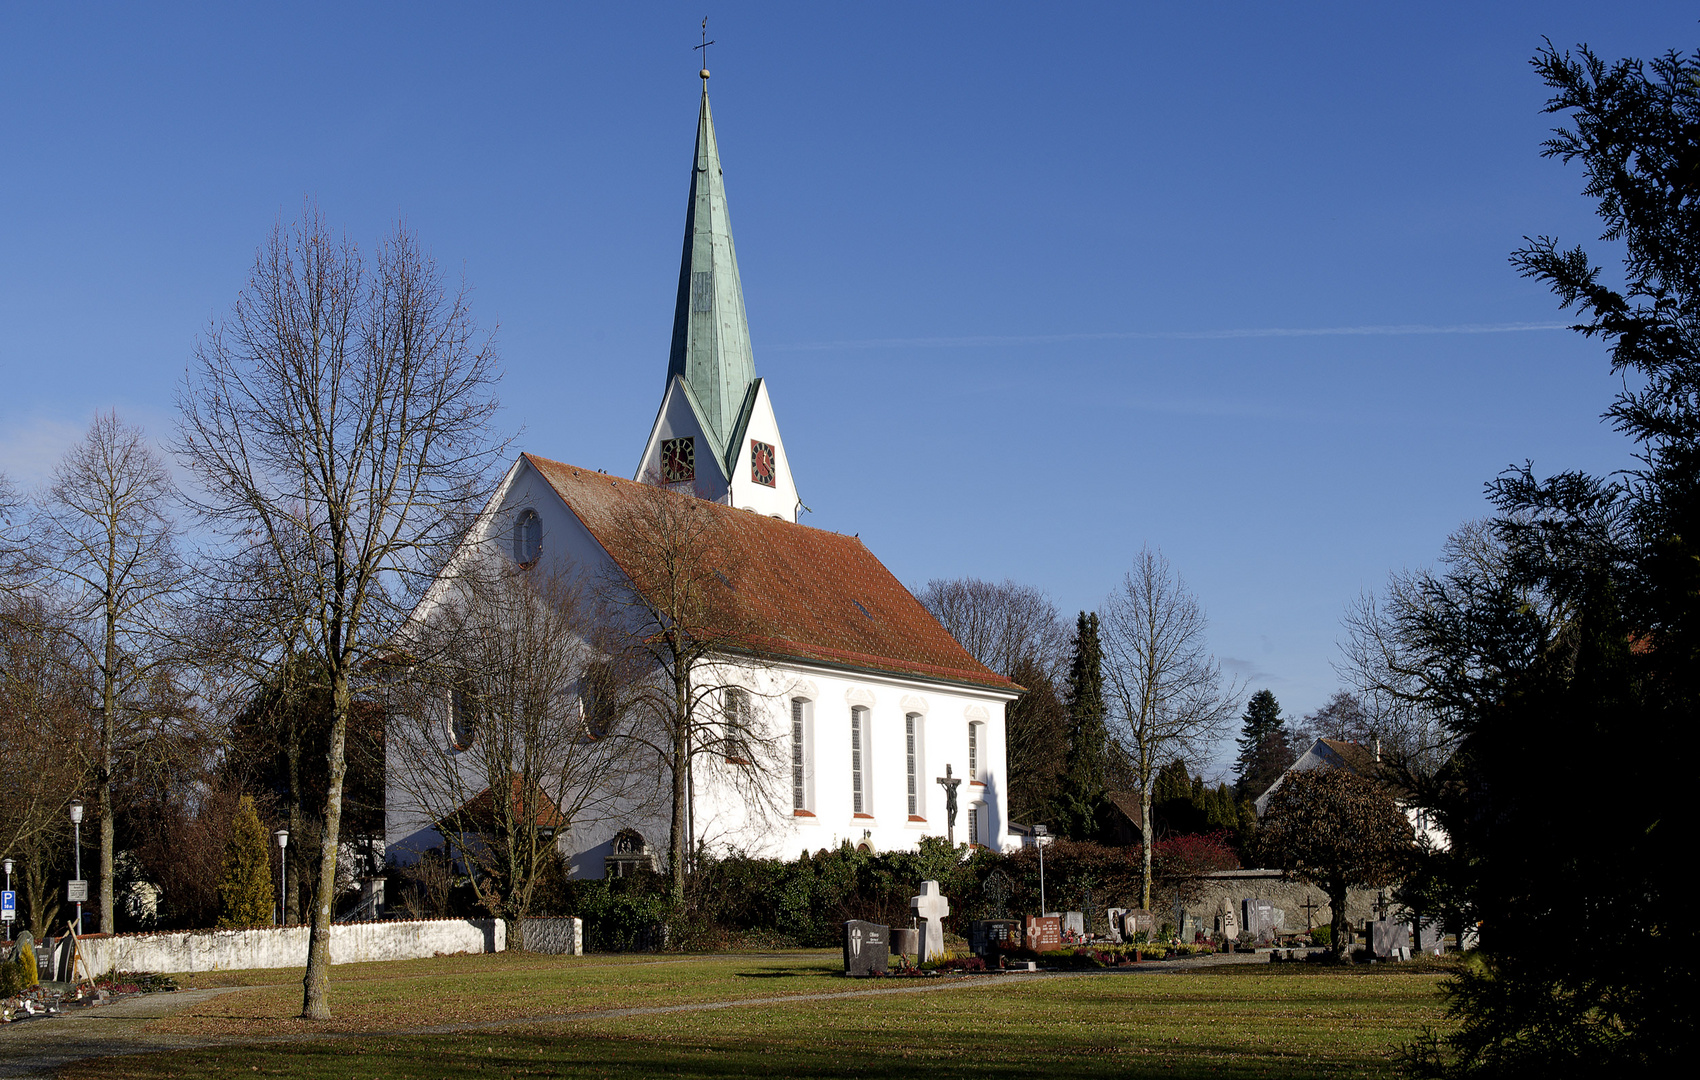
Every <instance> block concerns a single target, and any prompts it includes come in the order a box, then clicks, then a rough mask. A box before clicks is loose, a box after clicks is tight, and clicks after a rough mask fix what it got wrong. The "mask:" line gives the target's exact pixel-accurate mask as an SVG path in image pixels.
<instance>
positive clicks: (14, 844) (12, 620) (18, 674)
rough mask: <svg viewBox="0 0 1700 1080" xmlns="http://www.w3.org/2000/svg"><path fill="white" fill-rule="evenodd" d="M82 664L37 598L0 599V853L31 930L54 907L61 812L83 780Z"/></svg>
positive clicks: (65, 843)
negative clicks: (13, 863)
mask: <svg viewBox="0 0 1700 1080" xmlns="http://www.w3.org/2000/svg"><path fill="white" fill-rule="evenodd" d="M85 660H86V657H85V656H84V654H83V652H82V651H81V650H80V649H78V648H77V647H76V642H75V639H74V638H73V637H72V635H71V634H70V633H69V627H68V625H67V620H65V619H64V618H62V617H61V616H59V615H58V614H57V613H55V612H53V611H52V610H51V609H49V608H48V607H47V606H46V605H45V604H44V603H43V601H42V599H41V597H39V596H28V595H25V596H9V597H6V598H5V599H4V601H3V602H0V761H4V762H5V763H6V766H5V768H6V773H5V776H6V779H5V782H4V783H0V855H4V856H7V857H9V858H14V859H16V860H17V861H18V873H19V875H20V879H21V881H20V884H21V885H22V886H23V887H22V888H21V889H20V890H19V892H20V893H21V894H22V895H23V897H24V901H25V905H26V907H27V911H28V915H29V921H30V923H31V925H32V926H33V927H34V929H35V932H36V933H37V934H43V933H46V932H47V931H48V928H49V925H50V923H51V922H52V920H53V918H54V917H55V914H56V913H57V911H58V910H59V897H60V896H61V895H62V894H61V892H60V890H59V883H58V880H57V875H56V874H55V873H54V871H55V870H57V868H58V867H59V866H60V865H61V864H62V862H63V858H64V855H65V853H67V852H68V850H69V848H70V843H69V839H70V837H69V833H70V831H71V829H70V825H69V818H68V816H67V815H66V812H65V808H66V806H67V805H68V804H69V803H70V801H71V799H72V798H73V797H74V796H75V795H76V794H77V792H78V790H79V789H81V787H82V786H83V784H84V783H85V782H86V781H87V779H88V763H89V758H90V756H89V755H88V754H86V753H84V749H83V748H84V746H85V745H86V744H87V743H88V742H89V741H90V737H91V735H92V733H91V732H90V731H89V723H88V721H89V715H88V681H89V673H88V671H87V669H86V667H85Z"/></svg>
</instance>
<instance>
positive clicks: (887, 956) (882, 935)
mask: <svg viewBox="0 0 1700 1080" xmlns="http://www.w3.org/2000/svg"><path fill="white" fill-rule="evenodd" d="M890 962H891V928H890V927H888V926H886V925H885V924H883V923H873V922H863V921H862V920H860V919H851V920H850V921H849V922H847V923H845V924H844V974H846V975H874V974H879V975H884V974H885V969H886V965H887V964H888V963H890Z"/></svg>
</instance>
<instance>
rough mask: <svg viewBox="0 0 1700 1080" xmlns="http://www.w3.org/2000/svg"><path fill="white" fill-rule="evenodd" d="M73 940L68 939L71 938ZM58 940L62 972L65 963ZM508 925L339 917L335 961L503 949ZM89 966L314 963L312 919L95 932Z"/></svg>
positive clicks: (85, 957)
mask: <svg viewBox="0 0 1700 1080" xmlns="http://www.w3.org/2000/svg"><path fill="white" fill-rule="evenodd" d="M68 944H69V942H65V943H64V945H68ZM63 947H64V946H63V945H61V944H60V943H58V942H55V950H54V951H55V955H54V957H53V961H54V962H53V968H52V970H53V971H54V972H56V973H57V972H60V971H63V970H64V960H65V957H64V955H63V953H62V949H63ZM506 947H507V925H506V924H505V923H503V922H502V920H500V919H419V920H410V921H405V922H402V921H397V922H358V923H337V924H335V925H333V926H332V927H331V963H333V964H358V963H362V962H364V961H369V960H419V959H423V958H425V957H428V956H440V955H443V954H445V953H487V952H501V951H502V950H503V949H504V948H506ZM78 951H79V953H80V954H81V957H82V966H83V970H84V971H85V972H87V973H89V974H97V975H98V974H101V973H103V972H107V971H114V970H116V971H237V970H243V969H247V968H286V967H305V966H306V965H307V928H306V927H305V926H283V927H266V928H265V929H261V930H190V931H184V932H181V933H157V934H90V935H87V936H85V937H83V938H82V939H81V940H80V942H79V945H78Z"/></svg>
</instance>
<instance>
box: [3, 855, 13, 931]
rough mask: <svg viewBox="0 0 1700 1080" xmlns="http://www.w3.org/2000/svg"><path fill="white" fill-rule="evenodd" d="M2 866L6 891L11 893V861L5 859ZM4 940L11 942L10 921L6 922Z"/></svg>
mask: <svg viewBox="0 0 1700 1080" xmlns="http://www.w3.org/2000/svg"><path fill="white" fill-rule="evenodd" d="M4 866H5V867H6V891H7V892H11V891H12V860H11V859H6V860H5V861H4ZM6 940H7V941H11V940H12V920H11V919H7V920H6Z"/></svg>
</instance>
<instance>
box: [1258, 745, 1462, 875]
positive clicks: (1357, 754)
mask: <svg viewBox="0 0 1700 1080" xmlns="http://www.w3.org/2000/svg"><path fill="white" fill-rule="evenodd" d="M1311 769H1345V770H1346V771H1348V772H1351V773H1355V774H1357V775H1358V776H1367V777H1374V776H1375V775H1376V774H1377V773H1379V772H1380V771H1381V746H1380V743H1379V742H1378V743H1377V744H1376V745H1375V746H1373V747H1370V746H1364V745H1362V744H1361V743H1353V742H1345V741H1343V740H1340V739H1318V740H1316V741H1315V742H1313V743H1311V744H1310V746H1309V747H1307V748H1306V749H1305V752H1304V753H1302V754H1300V755H1299V759H1298V760H1297V761H1295V762H1293V764H1292V765H1291V766H1289V767H1288V769H1287V771H1286V772H1284V773H1282V774H1281V775H1280V776H1277V777H1276V778H1275V782H1274V783H1273V784H1270V785H1269V790H1267V791H1265V792H1264V793H1263V794H1262V795H1259V796H1258V797H1257V802H1256V806H1257V816H1258V817H1262V816H1263V813H1264V811H1265V810H1267V809H1268V808H1269V799H1270V797H1271V796H1272V795H1274V794H1275V793H1276V792H1277V791H1279V790H1281V784H1282V783H1283V782H1284V781H1285V780H1286V779H1287V777H1288V776H1290V775H1292V774H1293V773H1296V772H1308V771H1309V770H1311ZM1395 801H1396V802H1398V804H1399V809H1401V810H1403V811H1404V812H1405V817H1406V818H1407V819H1408V820H1409V821H1410V822H1411V828H1412V830H1414V831H1415V832H1416V834H1417V836H1418V837H1427V838H1428V841H1429V843H1430V845H1432V846H1433V847H1434V848H1435V849H1437V850H1440V851H1444V850H1446V849H1447V848H1449V847H1451V846H1452V838H1451V837H1449V836H1447V835H1446V830H1445V829H1442V828H1441V827H1440V825H1439V823H1437V822H1436V821H1434V819H1433V817H1432V816H1431V815H1430V814H1429V812H1428V810H1427V809H1425V808H1423V807H1420V806H1413V805H1411V804H1410V803H1409V802H1407V801H1406V800H1404V799H1398V800H1395Z"/></svg>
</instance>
